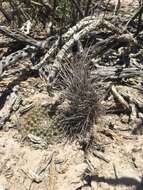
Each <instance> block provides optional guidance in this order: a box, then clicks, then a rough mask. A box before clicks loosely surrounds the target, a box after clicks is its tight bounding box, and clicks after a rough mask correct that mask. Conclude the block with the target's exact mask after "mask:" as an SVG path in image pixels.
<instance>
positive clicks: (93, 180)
mask: <svg viewBox="0 0 143 190" xmlns="http://www.w3.org/2000/svg"><path fill="white" fill-rule="evenodd" d="M113 2H115V1H113ZM133 3H136V1H132V0H131V1H129V0H122V9H126V8H127V7H129V6H130V7H132V4H133ZM31 81H32V82H31ZM35 81H36V84H34V82H35ZM40 82H41V81H40V79H39V82H37V79H33V78H31V79H28V80H27V81H25V83H22V84H21V89H23V90H21V95H22V96H23V97H25V101H29V102H32V103H34V104H35V105H36V106H39V105H40V104H42V103H43V102H44V101H45V100H46V101H47V100H48V97H47V95H45V94H43V95H41V93H40V92H39V91H38V90H37V91H36V87H35V86H36V85H37V83H38V84H40ZM31 83H32V84H31ZM34 85H35V86H34ZM32 88H33V89H34V90H33V91H32ZM122 88H123V89H122V90H125V91H128V93H129V94H133V96H137V97H139V98H140V100H141V101H142V102H143V95H142V94H139V93H138V91H137V90H133V89H131V88H129V89H125V88H124V87H122ZM133 91H134V93H133ZM31 92H32V93H31ZM28 93H29V94H30V95H29V94H28ZM49 101H52V100H49ZM106 103H108V102H106ZM109 104H110V102H109ZM26 114H28V113H26ZM13 118H15V119H17V117H16V115H13ZM13 118H12V119H13ZM24 118H25V120H26V121H23V120H20V121H18V122H20V125H22V127H24V125H25V123H27V116H26V115H25V117H24ZM128 120H129V117H128V116H127V115H120V116H119V115H116V114H107V115H105V114H104V113H103V114H101V115H100V118H99V121H98V123H97V125H95V127H94V131H93V133H94V134H93V135H94V137H95V139H97V143H98V144H99V145H100V146H101V147H103V152H102V151H101V152H100V151H99V152H100V153H101V154H102V156H103V157H104V159H103V158H101V157H100V156H97V155H93V154H92V153H89V154H88V155H86V156H85V154H84V152H83V151H82V150H81V149H80V145H79V144H76V143H69V142H67V143H59V144H52V145H48V146H46V147H45V146H44V144H43V142H39V143H32V142H30V140H23V138H22V135H21V133H20V132H19V129H18V126H16V127H15V128H13V126H11V127H10V126H8V127H7V126H5V127H4V128H3V129H2V130H1V131H0V190H6V189H7V190H143V132H142V131H141V130H140V129H139V130H135V132H134V134H133V131H134V129H135V128H136V123H137V121H132V122H130V124H128ZM47 122H48V121H47ZM109 123H110V125H111V127H112V129H109V128H107V129H106V127H105V126H106V124H107V125H108V126H109ZM101 147H100V148H101Z"/></svg>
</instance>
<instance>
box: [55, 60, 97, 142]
mask: <svg viewBox="0 0 143 190" xmlns="http://www.w3.org/2000/svg"><path fill="white" fill-rule="evenodd" d="M86 61H87V60H86V59H85V60H83V59H80V60H78V58H75V59H74V62H73V63H70V62H69V63H66V64H63V66H62V70H61V72H60V74H59V75H60V77H61V79H60V81H62V82H61V83H60V86H61V88H62V92H63V93H62V98H63V99H64V101H65V102H66V103H67V105H68V106H66V108H63V109H62V112H60V116H59V113H58V117H59V122H58V123H57V125H58V128H59V129H60V130H61V131H62V132H63V133H64V134H65V136H66V137H69V138H70V139H75V138H77V137H79V136H80V137H81V136H82V137H86V136H87V134H88V133H90V132H91V131H92V128H93V125H94V123H95V121H96V118H97V116H98V114H99V110H100V108H99V99H100V96H99V94H100V92H101V89H100V88H99V86H98V81H96V82H97V86H96V87H94V88H93V86H92V82H91V79H90V76H89V69H88V64H85V63H86Z"/></svg>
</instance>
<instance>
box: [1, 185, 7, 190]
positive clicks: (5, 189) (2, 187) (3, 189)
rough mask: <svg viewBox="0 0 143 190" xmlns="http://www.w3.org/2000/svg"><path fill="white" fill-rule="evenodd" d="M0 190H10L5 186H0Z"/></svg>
mask: <svg viewBox="0 0 143 190" xmlns="http://www.w3.org/2000/svg"><path fill="white" fill-rule="evenodd" d="M0 190H8V188H6V187H5V186H4V185H1V184H0Z"/></svg>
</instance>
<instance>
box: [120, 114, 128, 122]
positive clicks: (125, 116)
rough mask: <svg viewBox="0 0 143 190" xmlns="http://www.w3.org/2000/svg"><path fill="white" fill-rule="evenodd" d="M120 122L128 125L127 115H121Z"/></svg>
mask: <svg viewBox="0 0 143 190" xmlns="http://www.w3.org/2000/svg"><path fill="white" fill-rule="evenodd" d="M121 122H122V123H128V122H129V116H128V115H123V116H122V117H121Z"/></svg>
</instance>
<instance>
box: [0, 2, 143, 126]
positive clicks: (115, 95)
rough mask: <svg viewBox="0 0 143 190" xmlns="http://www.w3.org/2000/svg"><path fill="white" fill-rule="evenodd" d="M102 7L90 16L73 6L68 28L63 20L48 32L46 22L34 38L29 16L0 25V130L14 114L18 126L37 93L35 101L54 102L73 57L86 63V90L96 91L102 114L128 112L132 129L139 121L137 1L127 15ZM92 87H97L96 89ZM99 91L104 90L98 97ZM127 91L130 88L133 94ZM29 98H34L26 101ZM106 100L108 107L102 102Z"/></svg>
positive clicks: (142, 57)
mask: <svg viewBox="0 0 143 190" xmlns="http://www.w3.org/2000/svg"><path fill="white" fill-rule="evenodd" d="M12 2H14V1H12ZM32 2H34V3H36V2H35V1H32ZM41 2H42V3H41V4H39V5H37V6H45V10H46V8H47V9H48V10H50V11H51V12H52V11H53V9H52V7H51V6H50V5H49V4H45V1H41ZM75 2H76V1H75ZM104 6H105V5H104ZM76 7H77V9H78V6H77V5H76ZM1 8H2V7H1ZM104 8H105V7H104ZM108 8H109V7H108V5H107V7H106V9H107V10H108ZM111 8H112V6H111ZM115 8H117V7H115ZM106 9H105V10H102V11H101V12H100V14H98V15H97V14H94V15H92V16H90V15H89V11H87V12H86V14H85V16H83V15H82V13H81V10H80V9H79V10H78V11H79V15H80V16H82V17H81V19H80V20H79V21H77V23H76V24H74V25H72V26H71V27H68V24H67V25H66V26H65V30H66V31H64V30H57V31H58V32H56V29H55V31H54V32H52V30H53V29H52V28H56V25H54V24H55V23H52V24H51V23H50V22H49V25H48V26H47V28H46V29H47V31H48V33H45V34H44V35H43V38H41V37H40V36H39V37H38V38H37V36H36V35H35V36H34V32H33V28H32V27H33V23H32V21H30V20H27V21H26V22H25V23H24V24H23V26H22V27H20V28H18V29H17V28H11V27H8V26H2V25H0V33H1V39H2V38H3V39H4V40H1V42H0V53H1V60H0V102H1V104H0V127H1V128H3V127H4V126H5V125H6V124H7V123H8V124H9V125H12V124H11V122H12V121H13V118H14V117H15V118H16V119H15V125H16V126H17V127H18V126H19V125H20V124H19V122H18V121H19V118H20V117H23V114H24V113H25V112H27V111H29V110H30V109H31V108H32V107H33V106H35V99H36V95H38V94H39V97H40V96H42V95H41V94H44V95H45V98H43V99H42V97H41V99H42V100H41V99H37V100H38V101H41V103H42V104H44V105H46V103H47V105H51V104H56V103H57V102H58V104H60V103H61V99H63V97H61V96H62V95H63V89H62V91H60V90H59V89H58V92H57V88H56V85H57V81H59V80H60V79H61V78H60V77H61V73H62V72H61V71H63V67H65V65H68V63H69V64H76V61H77V62H78V61H79V60H83V62H82V64H84V65H86V69H87V70H88V73H89V79H90V81H91V83H92V88H93V89H94V90H95V92H96V94H100V98H99V100H98V101H99V103H100V104H102V105H103V107H104V109H105V113H107V114H108V113H115V112H116V113H118V114H125V115H128V116H129V121H128V122H134V123H135V124H136V126H135V127H138V126H139V125H142V120H143V98H142V91H143V83H142V78H143V64H142V61H143V43H142V39H143V33H142V25H141V22H140V19H141V18H140V17H141V15H142V5H140V8H139V9H138V10H137V12H136V11H135V14H134V15H133V16H132V17H130V18H128V17H126V16H124V17H122V14H119V15H118V14H117V10H115V12H114V13H113V14H109V13H108V12H106V11H107V10H106ZM1 11H2V12H3V10H2V9H1ZM110 13H111V12H110ZM115 13H116V14H117V15H115ZM3 14H4V12H3ZM5 17H7V16H6V15H5ZM7 19H8V20H9V19H10V18H7ZM53 25H54V26H53ZM51 26H52V27H51ZM75 57H78V58H77V59H75ZM84 58H85V60H86V61H84ZM74 62H75V63H74ZM80 62H81V61H80ZM66 76H67V75H66ZM61 80H62V79H61ZM64 80H65V81H66V79H64ZM97 85H98V87H99V86H102V88H97ZM101 89H102V90H103V91H104V93H105V91H106V92H107V93H105V95H104V96H102V95H101V94H102V92H103V91H102V90H101ZM85 90H86V89H85ZM98 90H99V92H98V93H97V91H98ZM132 91H135V95H133V94H132ZM49 94H52V95H54V100H55V101H53V102H52V101H51V99H52V98H51V97H50V96H49ZM57 94H58V96H57ZM61 94H62V95H61ZM32 96H35V99H34V98H33V100H30V98H31V97H32ZM73 96H74V94H73ZM101 96H102V98H101ZM47 97H48V98H47ZM45 101H46V102H45ZM110 101H111V102H112V103H113V105H111V106H108V103H109V102H110ZM27 102H28V103H27ZM51 102H52V103H51ZM62 102H64V100H62ZM112 103H111V104H112ZM19 127H20V126H19Z"/></svg>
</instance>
